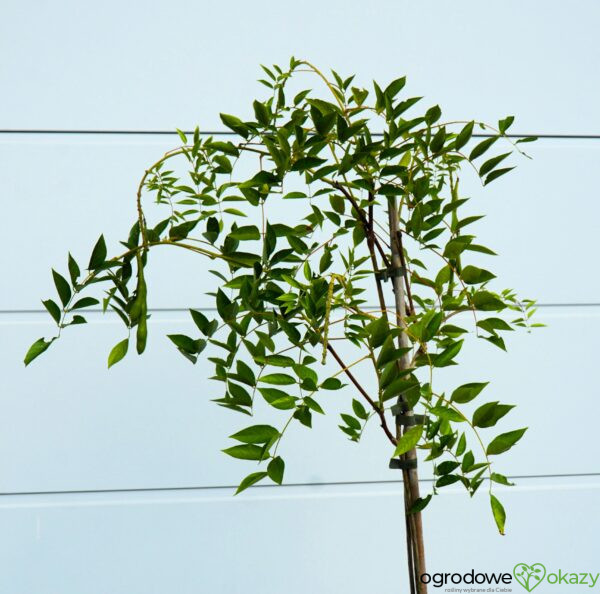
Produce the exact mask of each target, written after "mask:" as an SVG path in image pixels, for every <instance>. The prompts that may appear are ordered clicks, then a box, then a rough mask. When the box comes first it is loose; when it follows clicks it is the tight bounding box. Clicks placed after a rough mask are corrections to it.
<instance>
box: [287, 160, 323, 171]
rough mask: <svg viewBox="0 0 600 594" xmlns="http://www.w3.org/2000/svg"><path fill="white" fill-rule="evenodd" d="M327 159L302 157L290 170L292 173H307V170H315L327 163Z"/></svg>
mask: <svg viewBox="0 0 600 594" xmlns="http://www.w3.org/2000/svg"><path fill="white" fill-rule="evenodd" d="M325 161H326V159H320V158H319V157H301V158H300V159H298V160H297V161H296V162H295V163H294V164H293V165H292V167H291V168H290V171H300V172H302V171H306V170H307V169H314V168H315V167H318V166H319V165H321V163H325Z"/></svg>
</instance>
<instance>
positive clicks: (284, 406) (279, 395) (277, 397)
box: [258, 388, 296, 410]
mask: <svg viewBox="0 0 600 594" xmlns="http://www.w3.org/2000/svg"><path fill="white" fill-rule="evenodd" d="M258 391H259V392H260V393H261V394H262V396H263V398H264V399H265V400H266V401H267V402H268V403H269V404H270V405H271V406H272V407H274V408H277V409H279V410H290V409H292V408H294V407H295V406H296V399H295V398H294V397H293V396H290V395H289V394H286V393H285V392H283V391H282V390H277V389H276V388H259V389H258Z"/></svg>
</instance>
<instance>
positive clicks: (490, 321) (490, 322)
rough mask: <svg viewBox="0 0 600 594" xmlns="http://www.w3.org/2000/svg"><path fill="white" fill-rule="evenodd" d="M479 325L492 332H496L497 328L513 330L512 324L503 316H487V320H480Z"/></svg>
mask: <svg viewBox="0 0 600 594" xmlns="http://www.w3.org/2000/svg"><path fill="white" fill-rule="evenodd" d="M477 325H478V326H479V327H480V328H482V329H483V330H486V331H487V332H489V333H490V334H495V333H496V330H506V331H512V330H513V328H512V327H511V326H510V324H508V323H507V322H505V321H504V320H503V319H502V318H486V319H485V320H479V321H478V322H477Z"/></svg>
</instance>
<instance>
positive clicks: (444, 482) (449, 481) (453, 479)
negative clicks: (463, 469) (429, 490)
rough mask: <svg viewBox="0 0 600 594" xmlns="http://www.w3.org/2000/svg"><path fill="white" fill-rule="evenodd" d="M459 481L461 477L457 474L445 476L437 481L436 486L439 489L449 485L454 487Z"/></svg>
mask: <svg viewBox="0 0 600 594" xmlns="http://www.w3.org/2000/svg"><path fill="white" fill-rule="evenodd" d="M459 480H460V477H459V476H458V475H456V474H445V475H444V476H442V477H440V478H439V479H438V480H437V482H436V483H435V486H436V487H437V488H441V487H447V486H448V485H453V484H454V483H457V482H458V481H459Z"/></svg>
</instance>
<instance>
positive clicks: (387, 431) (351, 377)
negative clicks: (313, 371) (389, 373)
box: [327, 344, 397, 445]
mask: <svg viewBox="0 0 600 594" xmlns="http://www.w3.org/2000/svg"><path fill="white" fill-rule="evenodd" d="M327 350H328V351H329V352H330V353H331V354H332V355H333V358H334V359H335V360H336V361H337V362H338V364H339V366H340V367H341V368H342V370H343V371H344V373H345V374H346V375H347V376H348V379H349V380H350V381H351V382H352V383H353V384H354V386H355V387H356V389H357V390H358V391H359V392H360V393H361V394H362V396H363V397H364V399H365V400H366V401H367V402H368V403H369V404H370V405H371V407H372V408H373V410H374V411H375V412H376V413H377V414H378V415H379V418H380V419H381V427H382V429H383V431H384V432H385V434H386V435H387V438H388V439H389V440H390V441H391V442H392V444H394V445H396V443H397V442H396V438H395V437H394V436H393V435H392V432H391V431H390V429H389V427H388V425H387V421H386V419H385V414H384V412H383V410H381V409H380V408H379V406H377V404H376V403H375V401H374V400H373V399H372V398H371V397H370V396H369V394H368V393H367V391H366V390H365V389H364V388H363V387H362V386H361V385H360V383H359V381H358V380H357V379H356V377H354V374H353V373H352V372H351V371H350V370H349V369H348V368H347V367H346V364H345V363H344V362H343V361H342V359H341V358H340V356H339V355H338V354H337V351H336V350H335V349H334V348H333V347H332V346H331V345H330V344H328V345H327Z"/></svg>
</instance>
